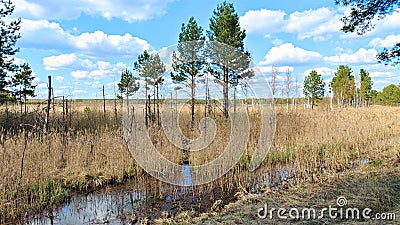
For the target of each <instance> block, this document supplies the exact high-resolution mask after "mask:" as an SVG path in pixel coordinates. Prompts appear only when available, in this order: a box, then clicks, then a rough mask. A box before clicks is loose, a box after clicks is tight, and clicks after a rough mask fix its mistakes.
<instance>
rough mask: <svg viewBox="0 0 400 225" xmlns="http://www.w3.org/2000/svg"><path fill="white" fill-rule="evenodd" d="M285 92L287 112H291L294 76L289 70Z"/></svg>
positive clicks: (286, 74)
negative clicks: (290, 101) (290, 103)
mask: <svg viewBox="0 0 400 225" xmlns="http://www.w3.org/2000/svg"><path fill="white" fill-rule="evenodd" d="M283 90H284V94H285V98H286V112H289V99H290V96H291V94H292V92H293V76H292V73H291V72H290V69H289V68H287V70H286V73H285V80H284V84H283ZM282 97H283V96H282Z"/></svg>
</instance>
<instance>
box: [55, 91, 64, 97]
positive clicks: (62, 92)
mask: <svg viewBox="0 0 400 225" xmlns="http://www.w3.org/2000/svg"><path fill="white" fill-rule="evenodd" d="M63 94H64V90H55V91H54V95H55V96H57V95H63Z"/></svg>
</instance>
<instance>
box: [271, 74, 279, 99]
mask: <svg viewBox="0 0 400 225" xmlns="http://www.w3.org/2000/svg"><path fill="white" fill-rule="evenodd" d="M278 75H279V69H278V67H276V66H272V68H271V74H270V76H269V82H270V84H271V91H272V96H273V97H274V98H275V97H276V93H277V89H278Z"/></svg>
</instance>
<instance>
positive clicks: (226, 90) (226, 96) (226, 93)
mask: <svg viewBox="0 0 400 225" xmlns="http://www.w3.org/2000/svg"><path fill="white" fill-rule="evenodd" d="M222 71H223V76H224V80H223V94H224V101H223V104H224V107H223V112H224V117H225V118H228V115H229V112H228V107H229V102H228V101H229V85H228V82H229V80H228V69H227V68H226V67H225V66H224V67H223V68H222Z"/></svg>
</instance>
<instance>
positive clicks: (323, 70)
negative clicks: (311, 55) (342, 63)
mask: <svg viewBox="0 0 400 225" xmlns="http://www.w3.org/2000/svg"><path fill="white" fill-rule="evenodd" d="M312 70H315V71H317V73H318V74H321V75H322V77H324V78H325V79H327V78H328V79H330V78H332V76H333V74H334V73H335V71H336V70H335V69H331V68H328V67H317V68H314V69H308V70H306V71H304V73H303V77H305V76H308V75H310V73H311V71H312Z"/></svg>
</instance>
